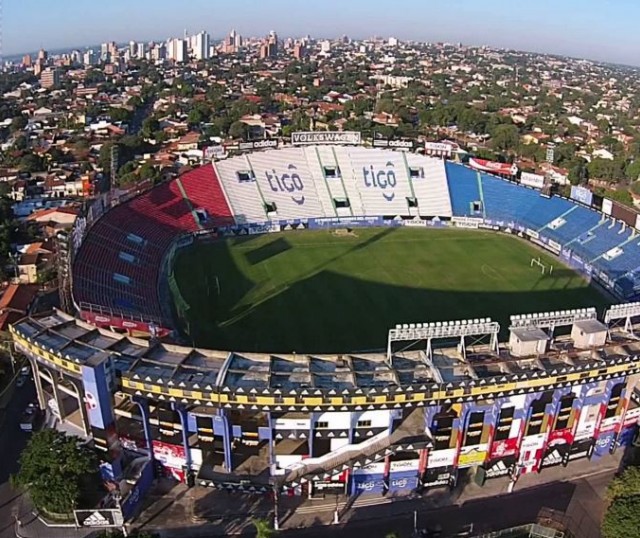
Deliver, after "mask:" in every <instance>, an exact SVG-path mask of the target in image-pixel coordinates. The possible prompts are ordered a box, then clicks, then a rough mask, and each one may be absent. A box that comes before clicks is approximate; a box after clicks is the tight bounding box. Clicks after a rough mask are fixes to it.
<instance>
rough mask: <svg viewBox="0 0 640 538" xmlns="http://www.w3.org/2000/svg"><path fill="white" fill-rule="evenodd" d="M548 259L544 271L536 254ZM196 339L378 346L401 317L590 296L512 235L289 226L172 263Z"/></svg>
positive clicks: (508, 308)
mask: <svg viewBox="0 0 640 538" xmlns="http://www.w3.org/2000/svg"><path fill="white" fill-rule="evenodd" d="M539 256H541V257H542V260H543V262H545V263H546V264H551V265H553V266H554V270H553V274H552V275H551V276H549V275H546V276H542V275H541V272H540V269H534V268H531V266H530V261H531V258H532V257H539ZM174 270H175V276H176V279H177V282H178V283H179V288H180V293H181V295H182V297H183V298H184V299H185V301H186V303H187V304H188V305H189V310H188V313H187V314H186V316H185V318H184V319H183V320H182V328H183V330H184V332H185V333H187V334H188V335H189V336H188V338H189V339H191V340H192V342H193V343H194V344H195V345H197V346H202V347H209V348H216V349H229V350H231V349H233V350H236V351H263V352H277V353H285V352H296V353H341V352H349V351H364V350H374V349H382V348H384V347H385V345H386V338H387V331H388V330H389V329H390V328H391V327H393V326H395V324H397V323H412V322H415V323H418V322H425V321H448V320H455V319H469V318H478V317H491V318H492V319H494V320H496V321H499V322H500V324H501V326H502V329H503V331H502V333H503V335H504V334H505V332H506V329H507V327H508V323H509V316H510V315H511V314H522V313H529V312H539V311H549V310H562V309H568V308H578V307H585V306H596V307H598V310H599V312H601V311H602V308H603V307H604V306H605V304H606V300H605V298H604V297H602V296H601V295H600V294H599V293H598V292H597V291H596V290H595V289H593V288H591V287H589V286H588V285H587V283H586V282H585V280H583V279H582V278H581V277H580V276H578V275H577V274H576V273H575V272H574V271H572V270H570V269H567V268H566V267H564V266H563V265H562V264H561V263H560V261H559V260H557V259H555V258H553V257H552V256H547V255H545V254H543V253H541V252H540V251H539V250H537V249H535V248H534V247H532V246H531V245H529V244H527V243H525V242H524V241H522V240H519V239H517V238H514V237H507V236H501V235H497V234H495V233H492V232H481V231H467V230H425V229H415V228H414V229H412V228H385V229H362V230H356V231H355V233H354V235H347V236H338V235H336V234H335V233H334V232H331V231H317V232H316V231H313V232H312V231H304V232H303V231H297V232H296V231H292V232H285V233H281V234H271V235H260V236H244V237H240V238H232V239H226V240H220V241H217V242H213V243H212V242H209V243H200V244H196V245H194V246H192V247H190V248H188V249H185V250H183V251H182V252H180V253H179V254H178V256H177V258H176V260H175V264H174Z"/></svg>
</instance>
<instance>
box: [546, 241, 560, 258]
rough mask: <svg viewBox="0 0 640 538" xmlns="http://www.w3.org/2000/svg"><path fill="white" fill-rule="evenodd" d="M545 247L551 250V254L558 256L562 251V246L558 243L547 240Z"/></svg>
mask: <svg viewBox="0 0 640 538" xmlns="http://www.w3.org/2000/svg"><path fill="white" fill-rule="evenodd" d="M547 245H548V246H549V248H550V249H551V250H553V252H555V253H556V254H560V249H562V245H560V243H556V242H555V241H552V240H551V239H549V240H548V242H547Z"/></svg>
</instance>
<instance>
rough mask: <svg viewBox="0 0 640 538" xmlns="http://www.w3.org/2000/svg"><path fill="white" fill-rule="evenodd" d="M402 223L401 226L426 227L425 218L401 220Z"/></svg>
mask: <svg viewBox="0 0 640 538" xmlns="http://www.w3.org/2000/svg"><path fill="white" fill-rule="evenodd" d="M402 225H403V226H409V227H416V228H426V227H427V221H426V220H422V219H420V220H403V221H402Z"/></svg>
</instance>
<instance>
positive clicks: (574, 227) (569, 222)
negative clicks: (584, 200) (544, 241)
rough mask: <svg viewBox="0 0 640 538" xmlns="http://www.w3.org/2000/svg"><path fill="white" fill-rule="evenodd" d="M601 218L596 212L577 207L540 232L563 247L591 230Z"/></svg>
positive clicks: (551, 222)
mask: <svg viewBox="0 0 640 538" xmlns="http://www.w3.org/2000/svg"><path fill="white" fill-rule="evenodd" d="M600 219H601V216H600V214H599V213H597V212H596V211H593V210H591V209H587V208H586V207H582V206H579V205H575V206H574V207H573V208H572V209H570V210H568V211H567V212H566V213H565V214H563V215H561V216H559V217H557V218H556V219H553V220H551V221H550V222H549V223H548V224H547V225H545V226H544V227H543V228H542V229H541V230H540V231H541V232H542V233H544V235H546V236H547V237H549V238H550V239H553V240H554V241H557V242H558V243H560V244H561V245H566V244H567V243H569V242H571V241H573V240H574V239H576V238H577V237H578V236H580V235H581V234H582V233H584V232H585V230H590V229H591V228H593V227H594V226H596V225H597V224H598V222H600Z"/></svg>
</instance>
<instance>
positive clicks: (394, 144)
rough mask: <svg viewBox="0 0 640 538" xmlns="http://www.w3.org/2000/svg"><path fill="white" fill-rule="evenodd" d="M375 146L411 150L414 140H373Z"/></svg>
mask: <svg viewBox="0 0 640 538" xmlns="http://www.w3.org/2000/svg"><path fill="white" fill-rule="evenodd" d="M373 147H374V148H391V149H397V150H400V151H409V150H410V149H413V141H412V140H380V139H374V140H373Z"/></svg>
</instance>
